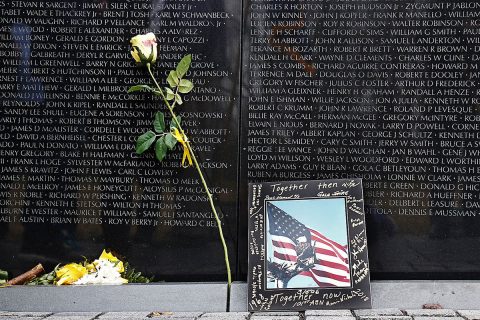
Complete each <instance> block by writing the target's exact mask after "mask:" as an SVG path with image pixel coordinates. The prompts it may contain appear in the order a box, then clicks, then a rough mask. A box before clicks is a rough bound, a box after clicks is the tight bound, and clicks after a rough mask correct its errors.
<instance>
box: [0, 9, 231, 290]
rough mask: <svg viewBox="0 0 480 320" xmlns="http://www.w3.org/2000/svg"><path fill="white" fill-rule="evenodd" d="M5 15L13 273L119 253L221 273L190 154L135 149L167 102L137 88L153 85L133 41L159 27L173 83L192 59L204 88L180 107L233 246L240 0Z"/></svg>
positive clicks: (161, 273)
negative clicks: (177, 70)
mask: <svg viewBox="0 0 480 320" xmlns="http://www.w3.org/2000/svg"><path fill="white" fill-rule="evenodd" d="M0 11H1V14H0V21H1V23H0V26H1V27H0V57H1V60H2V67H1V68H0V88H1V90H0V96H1V103H2V108H1V109H0V114H1V120H0V145H1V149H0V159H1V160H0V161H1V164H2V166H1V169H0V170H1V181H0V206H1V209H0V213H1V214H0V238H1V240H0V255H1V256H2V257H3V258H1V259H0V261H1V265H2V268H4V269H7V270H10V271H11V272H12V273H13V274H15V273H20V272H22V271H25V270H26V269H28V268H29V267H31V266H32V265H34V264H35V263H38V262H42V263H44V264H46V266H48V267H52V266H55V265H56V264H57V263H59V262H68V261H72V260H73V261H77V260H78V259H79V258H80V257H81V256H87V257H95V256H97V255H98V254H99V253H100V252H101V250H102V248H111V249H113V250H115V251H116V252H117V253H118V254H120V255H123V256H125V257H126V258H127V259H128V260H129V261H130V263H132V264H133V265H136V266H138V267H139V269H141V270H142V271H143V272H144V273H146V274H151V275H155V276H156V279H157V280H176V281H181V280H220V279H222V280H223V279H224V274H225V272H224V268H225V267H224V260H223V251H222V247H221V245H220V242H219V240H218V235H217V229H216V223H215V219H214V217H213V215H212V213H211V211H210V206H209V205H208V202H207V199H206V196H205V195H204V193H203V190H202V188H201V185H200V184H199V179H198V176H197V175H196V171H195V170H193V169H191V168H190V169H183V168H181V156H182V154H181V152H176V153H172V155H170V156H168V157H167V160H166V161H164V162H162V163H161V164H159V163H158V162H157V161H156V160H155V159H154V155H153V153H149V154H148V155H147V156H143V155H142V156H138V155H136V154H135V146H134V144H135V143H134V142H135V139H136V137H137V136H138V135H139V134H141V133H143V132H145V131H146V130H148V129H151V127H152V120H151V119H152V118H153V116H152V115H153V114H154V112H156V111H158V110H159V109H160V106H161V103H160V99H156V98H152V97H151V96H150V95H147V94H135V95H134V94H127V93H126V90H127V89H128V88H129V87H130V86H132V85H135V84H143V83H150V81H151V80H150V79H149V77H148V73H147V70H146V69H145V68H140V67H136V66H135V63H134V60H133V58H132V57H131V55H130V45H129V41H130V38H131V37H132V36H135V35H137V34H143V33H147V32H154V33H155V34H156V35H157V38H158V43H159V46H158V50H159V54H158V62H157V63H156V64H155V66H154V67H155V69H154V72H155V73H156V75H157V76H158V78H159V79H162V80H163V84H165V85H166V82H165V78H166V74H165V72H166V70H170V69H172V68H174V64H176V63H177V62H178V61H179V60H180V59H181V58H182V57H183V56H184V55H185V54H187V53H192V54H193V63H192V68H191V71H190V72H189V74H188V77H189V78H191V79H193V82H194V84H195V89H194V90H193V93H191V94H190V95H188V96H185V105H184V107H180V108H178V109H179V110H178V112H179V114H180V116H181V117H182V119H183V121H182V123H183V125H184V127H185V129H186V132H187V134H191V136H192V142H193V143H194V148H195V150H196V151H197V152H198V155H199V157H200V160H201V162H202V167H203V168H204V170H205V173H206V174H207V176H208V177H209V183H210V187H211V188H212V191H213V192H214V193H215V198H216V200H217V202H218V203H219V208H220V215H221V216H222V217H223V221H224V223H225V225H224V231H225V233H226V237H227V238H228V245H229V248H230V251H231V252H234V251H235V248H236V235H237V205H236V204H237V183H236V181H237V166H238V165H237V159H236V158H235V157H232V156H231V155H232V154H236V150H237V149H238V142H237V141H238V131H239V128H238V126H237V122H238V117H239V116H238V113H239V105H238V99H237V96H238V93H239V82H238V81H239V80H238V79H239V72H238V69H239V63H240V58H239V52H240V43H239V41H240V20H241V7H240V3H237V2H231V1H218V0H205V1H173V0H172V1H117V0H115V1H70V0H68V1H67V0H66V1H50V0H48V1H43V0H28V1H0ZM7 257H8V258H7ZM231 259H232V263H233V264H235V263H236V257H235V255H232V256H231Z"/></svg>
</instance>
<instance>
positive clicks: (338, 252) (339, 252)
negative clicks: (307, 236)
mask: <svg viewBox="0 0 480 320" xmlns="http://www.w3.org/2000/svg"><path fill="white" fill-rule="evenodd" d="M312 240H313V241H315V246H323V247H324V248H328V249H330V250H332V252H335V254H336V255H337V256H339V257H343V258H346V257H347V256H348V254H347V252H345V251H344V250H343V249H342V250H338V248H336V247H334V246H332V245H331V244H330V243H328V242H327V241H325V240H323V239H320V238H317V237H316V236H313V235H312Z"/></svg>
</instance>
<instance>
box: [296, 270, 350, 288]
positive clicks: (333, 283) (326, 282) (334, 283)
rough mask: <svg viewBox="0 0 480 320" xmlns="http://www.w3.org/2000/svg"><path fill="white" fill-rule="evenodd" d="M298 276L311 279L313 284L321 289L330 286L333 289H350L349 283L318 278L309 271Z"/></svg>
mask: <svg viewBox="0 0 480 320" xmlns="http://www.w3.org/2000/svg"><path fill="white" fill-rule="evenodd" d="M300 275H302V276H306V277H309V278H311V279H313V280H314V281H315V283H316V284H317V285H318V286H319V287H321V288H324V287H332V286H333V287H350V282H343V281H336V280H334V279H330V278H328V277H319V276H317V275H315V274H314V273H313V272H311V271H302V273H300Z"/></svg>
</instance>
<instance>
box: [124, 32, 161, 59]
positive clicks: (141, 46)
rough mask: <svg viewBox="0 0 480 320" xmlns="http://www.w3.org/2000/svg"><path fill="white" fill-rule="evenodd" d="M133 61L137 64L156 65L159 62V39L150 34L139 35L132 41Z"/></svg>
mask: <svg viewBox="0 0 480 320" xmlns="http://www.w3.org/2000/svg"><path fill="white" fill-rule="evenodd" d="M130 44H131V45H132V49H133V50H132V51H130V53H131V54H132V57H133V59H135V61H136V62H137V63H144V64H147V63H155V61H157V38H156V37H155V35H154V34H153V33H152V32H150V33H147V34H139V35H137V36H135V37H133V38H132V39H131V40H130Z"/></svg>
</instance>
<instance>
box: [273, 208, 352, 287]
mask: <svg viewBox="0 0 480 320" xmlns="http://www.w3.org/2000/svg"><path fill="white" fill-rule="evenodd" d="M267 214H268V222H269V233H270V238H271V239H272V245H273V259H272V261H273V262H274V263H278V264H280V265H285V264H286V265H289V266H291V267H295V268H297V269H296V270H297V271H298V275H300V276H306V277H310V278H312V279H313V280H314V281H315V283H317V285H318V286H319V287H350V266H349V263H348V250H347V246H342V245H340V244H338V243H337V242H335V241H333V240H330V239H328V238H327V237H325V236H324V235H322V234H321V233H320V232H318V231H316V230H313V229H310V228H308V227H306V226H305V225H304V224H302V223H300V222H299V221H298V220H296V219H294V218H293V217H292V216H290V215H289V214H287V213H286V212H285V211H283V210H281V209H279V208H278V207H277V206H275V205H273V204H272V203H270V202H267Z"/></svg>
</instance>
